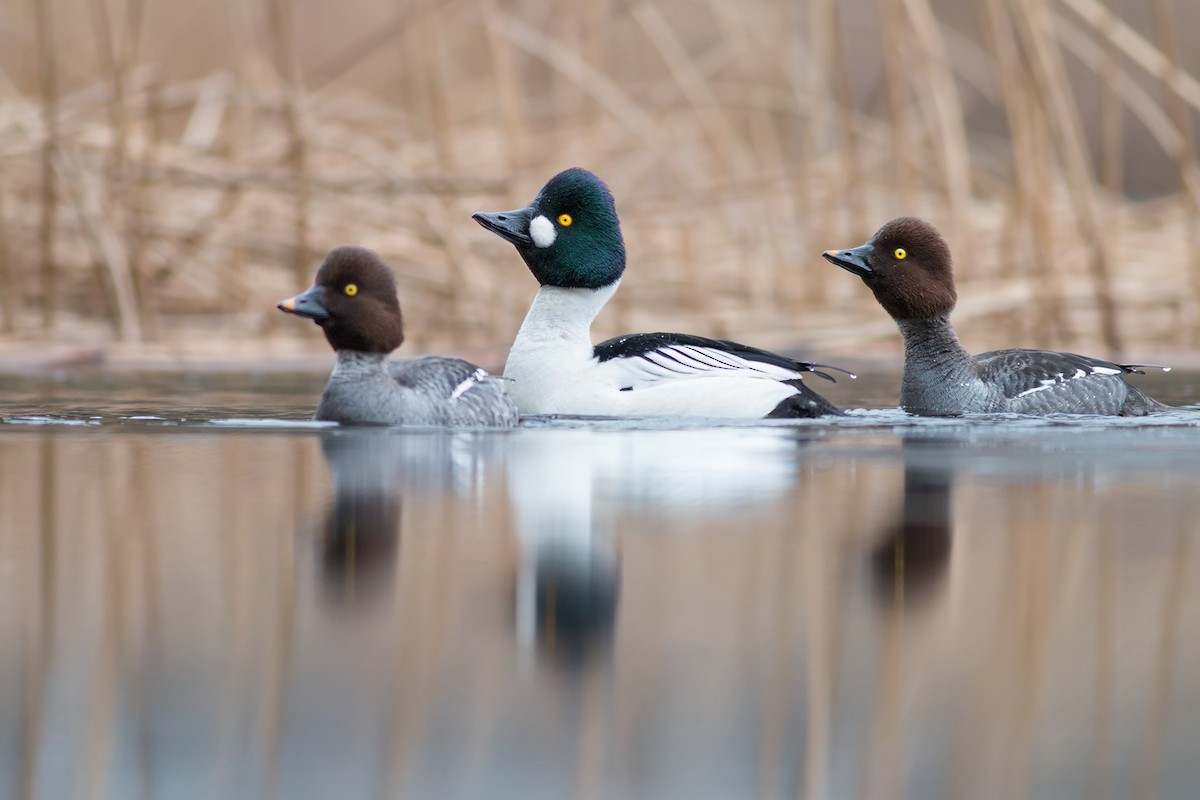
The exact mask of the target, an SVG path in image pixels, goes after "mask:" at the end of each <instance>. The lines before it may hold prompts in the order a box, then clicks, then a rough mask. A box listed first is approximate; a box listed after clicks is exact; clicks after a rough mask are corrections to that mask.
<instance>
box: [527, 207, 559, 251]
mask: <svg viewBox="0 0 1200 800" xmlns="http://www.w3.org/2000/svg"><path fill="white" fill-rule="evenodd" d="M529 238H531V239H533V243H534V244H536V245H537V246H538V247H549V246H550V245H552V244H554V240H555V239H557V238H558V231H556V230H554V223H553V222H551V221H550V220H548V219H546V217H545V215H543V214H538V215H537V216H536V217H534V218H533V221H532V222H530V223H529Z"/></svg>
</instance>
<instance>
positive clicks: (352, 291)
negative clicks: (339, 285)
mask: <svg viewBox="0 0 1200 800" xmlns="http://www.w3.org/2000/svg"><path fill="white" fill-rule="evenodd" d="M342 291H343V292H345V293H346V296H347V297H354V295H356V294H358V287H357V286H355V285H354V284H353V283H347V284H346V288H345V289H342Z"/></svg>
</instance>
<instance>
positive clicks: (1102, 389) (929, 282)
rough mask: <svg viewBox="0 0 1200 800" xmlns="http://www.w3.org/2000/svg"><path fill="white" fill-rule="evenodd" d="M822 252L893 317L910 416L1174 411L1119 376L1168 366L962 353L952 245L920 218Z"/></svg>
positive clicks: (1054, 355)
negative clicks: (953, 320)
mask: <svg viewBox="0 0 1200 800" xmlns="http://www.w3.org/2000/svg"><path fill="white" fill-rule="evenodd" d="M821 255H822V256H823V257H824V258H825V259H826V260H827V261H829V262H831V263H833V264H835V265H836V266H838V267H841V268H842V269H844V270H846V271H847V272H850V273H852V274H854V275H857V276H858V277H859V278H861V279H862V281H863V283H865V284H866V285H867V288H869V289H870V290H871V291H872V292H873V293H874V295H875V299H876V300H877V301H878V302H879V305H881V306H883V309H884V310H885V311H886V312H887V313H888V314H889V315H891V317H892V319H893V320H895V322H896V326H897V327H898V328H899V329H900V335H901V337H902V338H903V339H904V377H903V378H902V380H901V385H900V406H901V408H903V409H904V410H905V411H907V412H908V413H910V414H915V415H921V416H939V417H945V416H959V415H962V414H995V413H1015V414H1028V415H1035V416H1036V415H1045V414H1060V413H1061V414H1091V415H1106V416H1144V415H1146V414H1152V413H1155V412H1159V411H1163V410H1166V409H1168V408H1170V407H1169V406H1166V405H1164V404H1162V403H1160V402H1158V401H1157V400H1155V399H1154V398H1152V397H1149V396H1148V395H1146V394H1145V393H1144V392H1142V391H1141V390H1140V389H1138V388H1137V387H1135V386H1133V385H1131V384H1129V383H1127V382H1126V380H1125V376H1126V375H1129V374H1143V370H1144V369H1147V368H1153V369H1163V370H1168V371H1169V369H1170V368H1169V367H1158V366H1155V365H1150V364H1117V363H1114V362H1112V361H1105V360H1103V359H1099V358H1091V357H1089V356H1082V355H1078V354H1076V353H1061V352H1053V351H1049V350H1026V349H1008V350H993V351H991V352H987V353H981V354H979V355H976V356H972V355H971V354H970V353H968V352H967V350H966V349H965V348H964V347H963V346H962V344H961V343H960V342H959V340H958V336H957V335H956V334H955V332H954V328H953V326H952V325H951V324H950V312H952V311H953V310H954V306H955V304H956V303H957V302H958V294H957V292H956V290H955V287H954V264H953V260H952V258H951V254H950V246H949V244H948V243H947V242H946V240H945V238H944V237H943V236H942V235H941V233H939V232H938V230H937V228H935V227H934V226H933V225H932V224H930V223H929V222H926V221H925V220H923V219H918V218H916V217H898V218H896V219H893V220H891V221H890V222H888V223H887V224H886V225H884V226H883V227H882V228H880V229H879V230H878V231H876V232H875V235H874V236H872V237H871V238H870V240H868V241H867V243H866V244H862V245H859V246H858V247H853V248H850V249H846V250H826V251H825V252H824V253H822V254H821Z"/></svg>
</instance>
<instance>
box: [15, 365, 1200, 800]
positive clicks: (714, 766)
mask: <svg viewBox="0 0 1200 800" xmlns="http://www.w3.org/2000/svg"><path fill="white" fill-rule="evenodd" d="M1197 378H1198V376H1196V375H1180V374H1178V373H1172V374H1171V375H1170V376H1164V377H1163V378H1156V379H1154V380H1153V382H1150V381H1147V384H1148V385H1150V386H1152V387H1153V390H1154V391H1155V392H1156V393H1157V394H1158V396H1160V397H1162V398H1163V399H1165V400H1168V401H1172V402H1179V403H1184V402H1194V401H1195V398H1200V388H1197V386H1198V380H1197ZM321 383H322V381H321V379H320V378H313V377H311V376H299V377H296V376H285V375H265V376H257V377H256V376H246V375H239V376H221V375H202V376H192V377H183V376H178V375H120V374H117V375H113V374H104V373H97V374H88V373H65V374H63V375H60V376H55V377H50V378H39V379H32V378H21V379H18V378H0V418H2V419H3V422H0V798H22V800H23V799H24V798H71V797H110V798H121V799H122V800H124V798H133V799H136V798H258V797H281V798H341V797H347V798H349V797H355V798H358V797H366V798H376V797H378V798H394V797H403V798H474V797H483V798H522V799H524V798H566V797H583V798H687V799H688V800H692V799H693V798H900V797H907V798H920V799H921V800H925V799H927V798H1013V797H1036V798H1125V797H1139V798H1152V797H1162V798H1194V797H1196V796H1197V795H1198V792H1200V789H1198V788H1197V787H1200V759H1198V758H1197V755H1198V754H1200V750H1198V745H1197V742H1200V533H1197V531H1200V413H1198V412H1195V411H1181V412H1178V413H1174V414H1169V415H1164V416H1162V417H1157V418H1154V419H1151V420H1143V421H1138V420H1100V419H1087V418H1075V419H1072V418H1058V419H1042V420H1034V419H1018V418H1011V419H967V420H917V419H913V418H909V417H906V416H905V415H903V414H901V413H899V412H898V411H895V410H886V409H884V408H883V407H885V406H887V405H888V404H889V403H891V402H894V400H893V399H892V398H894V397H895V376H885V377H884V378H882V379H878V380H876V381H875V382H873V383H870V382H865V381H863V382H860V383H856V384H850V385H849V386H842V387H840V388H838V389H836V390H835V391H834V392H831V393H830V395H831V397H836V399H837V401H838V402H839V403H842V404H846V405H851V406H854V405H862V406H866V407H868V408H874V409H876V410H868V411H859V412H856V413H854V414H852V415H851V416H850V417H848V418H846V419H842V420H836V421H810V422H804V423H800V424H791V425H785V424H773V425H766V424H761V425H743V426H738V427H726V428H718V427H706V426H700V425H696V424H685V425H673V426H664V425H661V424H659V425H630V424H627V423H619V422H613V421H586V422H581V421H570V420H539V421H535V422H533V423H531V424H529V425H527V426H526V427H523V428H521V429H519V430H516V431H491V432H488V431H483V432H478V431H477V432H445V431H428V430H396V429H392V430H382V429H377V430H346V429H340V430H339V429H337V428H334V427H327V426H321V425H317V424H314V423H308V422H304V419H305V417H306V416H307V415H308V413H309V412H310V410H311V408H312V405H313V403H314V400H315V396H316V393H317V392H318V391H319V388H320V385H321Z"/></svg>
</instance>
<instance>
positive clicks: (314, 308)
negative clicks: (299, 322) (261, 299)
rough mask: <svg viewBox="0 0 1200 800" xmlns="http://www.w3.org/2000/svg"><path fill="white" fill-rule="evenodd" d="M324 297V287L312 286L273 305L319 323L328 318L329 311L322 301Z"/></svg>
mask: <svg viewBox="0 0 1200 800" xmlns="http://www.w3.org/2000/svg"><path fill="white" fill-rule="evenodd" d="M324 299H325V289H324V287H322V286H314V287H312V288H311V289H309V290H308V291H307V292H304V293H303V294H298V295H296V296H295V297H289V298H288V299H287V300H280V301H279V303H278V304H276V306H275V307H276V308H278V309H279V310H280V311H286V312H287V313H289V314H295V315H296V316H298V317H307V318H308V319H311V320H313V321H314V322H316V323H317V324H318V325H319V324H321V323H322V322H324V321H325V320H327V319H329V311H328V309H326V308H325V304H324V302H322V301H323V300H324Z"/></svg>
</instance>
